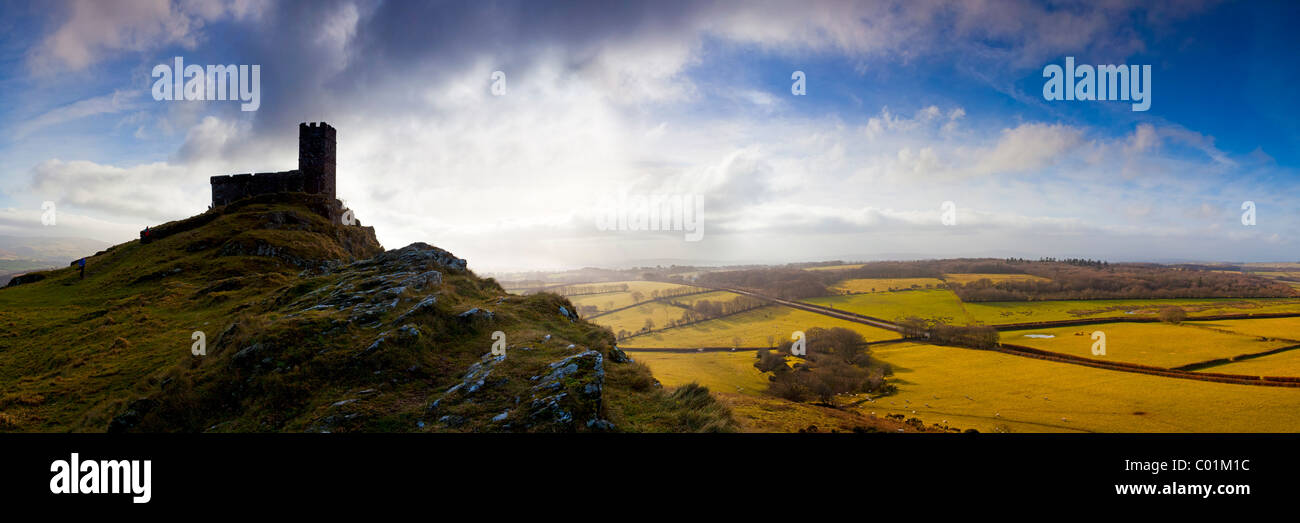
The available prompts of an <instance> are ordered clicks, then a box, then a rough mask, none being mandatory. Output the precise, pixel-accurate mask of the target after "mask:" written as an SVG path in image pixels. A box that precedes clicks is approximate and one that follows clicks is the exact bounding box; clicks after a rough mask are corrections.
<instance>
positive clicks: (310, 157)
mask: <svg viewBox="0 0 1300 523" xmlns="http://www.w3.org/2000/svg"><path fill="white" fill-rule="evenodd" d="M334 157H335V139H334V128H333V127H330V125H329V124H327V123H325V122H319V123H311V124H308V123H301V124H298V168H297V169H294V170H292V171H282V172H273V173H257V174H231V175H223V176H213V177H212V178H211V183H212V206H213V207H216V206H218V205H226V204H228V203H231V202H234V201H236V200H240V199H243V198H247V197H249V196H255V195H258V194H270V193H279V192H304V193H308V194H320V195H324V196H328V197H329V198H331V199H333V198H336V196H335V194H334V187H335V185H334Z"/></svg>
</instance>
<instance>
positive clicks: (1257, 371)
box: [1201, 350, 1300, 377]
mask: <svg viewBox="0 0 1300 523" xmlns="http://www.w3.org/2000/svg"><path fill="white" fill-rule="evenodd" d="M1201 370H1202V371H1204V372H1220V373H1225V374H1243V375H1246V376H1292V377H1300V350H1289V351H1286V352H1279V353H1277V354H1270V355H1268V356H1261V357H1258V358H1251V359H1248V360H1244V361H1238V362H1235V363H1229V364H1226V365H1219V366H1217V367H1209V368H1205V369H1201Z"/></svg>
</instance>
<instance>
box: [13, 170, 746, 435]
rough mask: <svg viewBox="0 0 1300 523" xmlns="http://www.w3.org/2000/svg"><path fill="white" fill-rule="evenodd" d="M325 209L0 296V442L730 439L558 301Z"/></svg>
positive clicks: (155, 238) (238, 207) (702, 405)
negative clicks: (444, 434) (537, 436)
mask: <svg viewBox="0 0 1300 523" xmlns="http://www.w3.org/2000/svg"><path fill="white" fill-rule="evenodd" d="M329 203H330V202H327V201H325V200H323V199H322V198H319V197H316V196H310V195H303V194H279V195H265V196H261V197H257V198H252V199H246V200H242V201H240V202H236V203H233V204H231V205H228V206H224V207H218V208H216V209H213V210H210V211H208V212H206V213H204V214H201V215H198V216H195V217H192V218H188V219H186V220H180V221H177V222H171V223H168V224H164V225H162V226H159V227H156V228H153V229H151V235H150V238H151V241H150V242H148V243H141V242H140V241H131V242H127V243H124V244H121V245H117V246H114V247H111V248H109V249H108V250H107V251H105V252H102V253H100V254H98V255H95V256H92V257H90V258H89V259H88V261H87V266H86V274H85V278H84V279H82V278H80V277H79V275H78V272H77V270H76V268H74V267H68V268H63V269H58V270H53V271H47V272H41V273H36V275H35V276H34V277H32V278H30V279H29V280H27V281H28V282H26V283H22V284H20V285H15V286H11V287H8V288H4V289H0V391H3V394H2V395H0V431H87V432H96V431H123V432H133V431H190V432H198V431H220V432H229V431H240V432H242V431H331V432H334V431H545V432H549V431H597V430H626V431H730V430H734V429H735V428H736V425H735V421H734V420H733V419H732V417H731V415H730V413H729V411H728V409H727V408H726V407H724V406H722V405H721V404H719V403H717V402H716V401H714V399H713V397H712V396H710V395H709V394H708V393H707V391H705V390H703V389H702V388H700V387H681V388H678V389H677V390H675V391H672V392H668V391H665V390H664V389H663V388H662V387H661V386H660V385H659V383H658V382H657V381H656V380H655V379H654V378H653V377H652V376H651V374H650V371H649V369H648V368H647V367H645V366H644V365H641V364H640V363H635V362H631V361H629V360H628V358H627V357H626V356H625V355H624V354H623V353H622V351H620V350H618V349H617V348H616V347H615V346H614V339H613V336H612V334H611V333H610V332H609V331H607V330H604V329H601V328H599V327H598V326H595V325H593V324H589V323H587V322H585V321H582V320H580V319H578V318H577V315H576V314H575V313H574V310H575V309H574V307H573V304H572V303H570V302H569V301H568V300H566V299H565V298H562V297H559V296H556V295H553V294H539V295H534V296H513V295H509V294H507V293H506V292H505V291H504V290H503V289H502V288H501V287H500V286H499V285H497V283H496V282H495V281H493V280H491V279H483V278H479V277H477V276H476V275H475V274H474V273H473V272H472V271H470V270H468V269H467V267H466V263H465V261H464V260H462V259H459V258H456V257H455V256H453V255H452V254H451V253H449V252H447V251H444V250H442V249H439V248H437V247H433V246H430V245H426V244H423V243H416V244H412V245H409V246H407V247H404V248H401V249H396V250H390V251H385V250H384V249H383V248H382V247H381V246H380V245H379V243H378V242H377V241H376V240H375V236H374V231H373V229H372V228H369V227H362V226H359V225H358V226H343V225H337V224H334V223H331V222H330V221H328V220H326V219H325V218H322V217H321V215H320V213H319V211H320V210H321V209H322V207H323V206H326V205H329ZM33 280H35V281H33ZM494 331H501V332H503V333H505V335H506V343H507V349H506V354H505V355H504V356H496V357H494V356H492V355H491V347H492V344H493V342H494V339H493V337H492V335H493V332H494ZM199 333H201V334H202V337H203V341H204V342H205V350H206V354H205V355H201V356H196V355H194V354H192V349H193V346H194V344H195V343H197V341H196V338H197V337H198V336H199Z"/></svg>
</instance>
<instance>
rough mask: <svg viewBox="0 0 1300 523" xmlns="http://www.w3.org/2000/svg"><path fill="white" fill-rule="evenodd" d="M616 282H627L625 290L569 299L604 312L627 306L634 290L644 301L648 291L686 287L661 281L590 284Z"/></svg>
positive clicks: (577, 304) (576, 303)
mask: <svg viewBox="0 0 1300 523" xmlns="http://www.w3.org/2000/svg"><path fill="white" fill-rule="evenodd" d="M618 284H627V291H626V292H607V293H602V294H586V295H582V296H570V297H569V301H570V302H572V303H573V304H574V305H576V306H578V307H582V306H583V305H594V306H596V308H597V309H599V310H600V312H605V311H608V310H613V309H618V308H620V307H627V306H628V305H632V304H633V303H635V302H634V301H633V300H632V293H634V292H640V293H641V294H642V295H643V297H642V298H641V301H646V300H649V299H650V298H651V296H650V293H652V292H654V291H656V290H662V289H674V288H681V287H687V286H686V285H678V284H675V283H661V282H657V281H615V282H602V283H599V284H594V283H593V284H590V285H618ZM643 321H644V320H643ZM638 328H639V327H638Z"/></svg>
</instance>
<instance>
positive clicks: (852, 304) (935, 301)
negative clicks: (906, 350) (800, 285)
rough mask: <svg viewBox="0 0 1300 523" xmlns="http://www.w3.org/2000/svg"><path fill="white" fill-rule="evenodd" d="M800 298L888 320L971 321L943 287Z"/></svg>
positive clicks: (953, 297)
mask: <svg viewBox="0 0 1300 523" xmlns="http://www.w3.org/2000/svg"><path fill="white" fill-rule="evenodd" d="M802 301H803V302H806V303H811V304H814V305H822V306H827V307H834V308H836V309H839V310H843V311H848V312H853V313H857V314H865V315H867V316H874V317H877V318H881V319H884V320H890V321H892V320H895V319H898V318H903V317H907V316H919V317H922V318H940V319H946V321H947V322H948V323H956V324H968V323H971V322H972V319H971V316H970V315H968V314H967V313H966V310H965V309H964V308H963V307H962V303H961V300H958V299H957V295H956V294H953V293H952V291H948V290H944V289H932V290H919V291H901V292H888V293H879V292H877V293H871V294H854V295H848V296H824V297H821V298H808V299H805V300H802Z"/></svg>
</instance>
